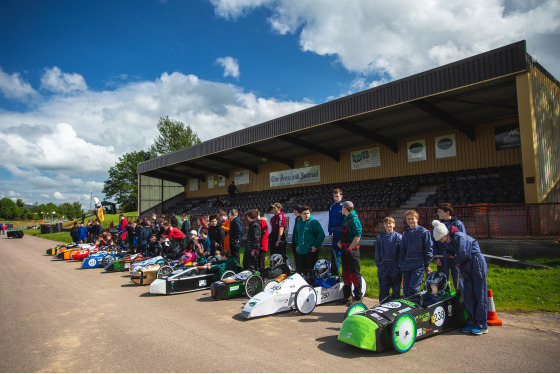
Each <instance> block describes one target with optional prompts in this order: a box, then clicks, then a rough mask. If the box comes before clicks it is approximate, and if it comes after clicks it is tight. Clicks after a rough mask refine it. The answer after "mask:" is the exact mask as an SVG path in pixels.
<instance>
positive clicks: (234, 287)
mask: <svg viewBox="0 0 560 374" xmlns="http://www.w3.org/2000/svg"><path fill="white" fill-rule="evenodd" d="M238 289H239V285H237V286H231V287H230V289H229V290H230V291H237V290H238Z"/></svg>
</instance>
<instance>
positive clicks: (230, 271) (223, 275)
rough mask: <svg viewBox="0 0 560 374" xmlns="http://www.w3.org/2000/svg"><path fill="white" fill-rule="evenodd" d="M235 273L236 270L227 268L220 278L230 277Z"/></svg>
mask: <svg viewBox="0 0 560 374" xmlns="http://www.w3.org/2000/svg"><path fill="white" fill-rule="evenodd" d="M234 275H235V271H233V270H226V271H224V273H223V274H222V276H221V277H220V279H226V278H230V277H233V276H234Z"/></svg>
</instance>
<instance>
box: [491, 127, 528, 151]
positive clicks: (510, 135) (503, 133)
mask: <svg viewBox="0 0 560 374" xmlns="http://www.w3.org/2000/svg"><path fill="white" fill-rule="evenodd" d="M494 140H495V142H496V151H501V150H502V149H510V148H521V134H520V133H519V123H516V124H513V125H505V126H496V127H494Z"/></svg>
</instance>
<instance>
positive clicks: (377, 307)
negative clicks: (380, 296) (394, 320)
mask: <svg viewBox="0 0 560 374" xmlns="http://www.w3.org/2000/svg"><path fill="white" fill-rule="evenodd" d="M373 310H376V311H378V312H388V311H389V309H387V308H383V307H380V306H376V307H375V308H373Z"/></svg>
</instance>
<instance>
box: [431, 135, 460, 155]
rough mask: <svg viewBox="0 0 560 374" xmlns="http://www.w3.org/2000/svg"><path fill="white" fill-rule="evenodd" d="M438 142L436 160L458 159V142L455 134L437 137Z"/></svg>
mask: <svg viewBox="0 0 560 374" xmlns="http://www.w3.org/2000/svg"><path fill="white" fill-rule="evenodd" d="M435 142H436V158H446V157H456V156H457V142H456V141H455V134H450V135H444V136H437V137H436V138H435Z"/></svg>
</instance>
